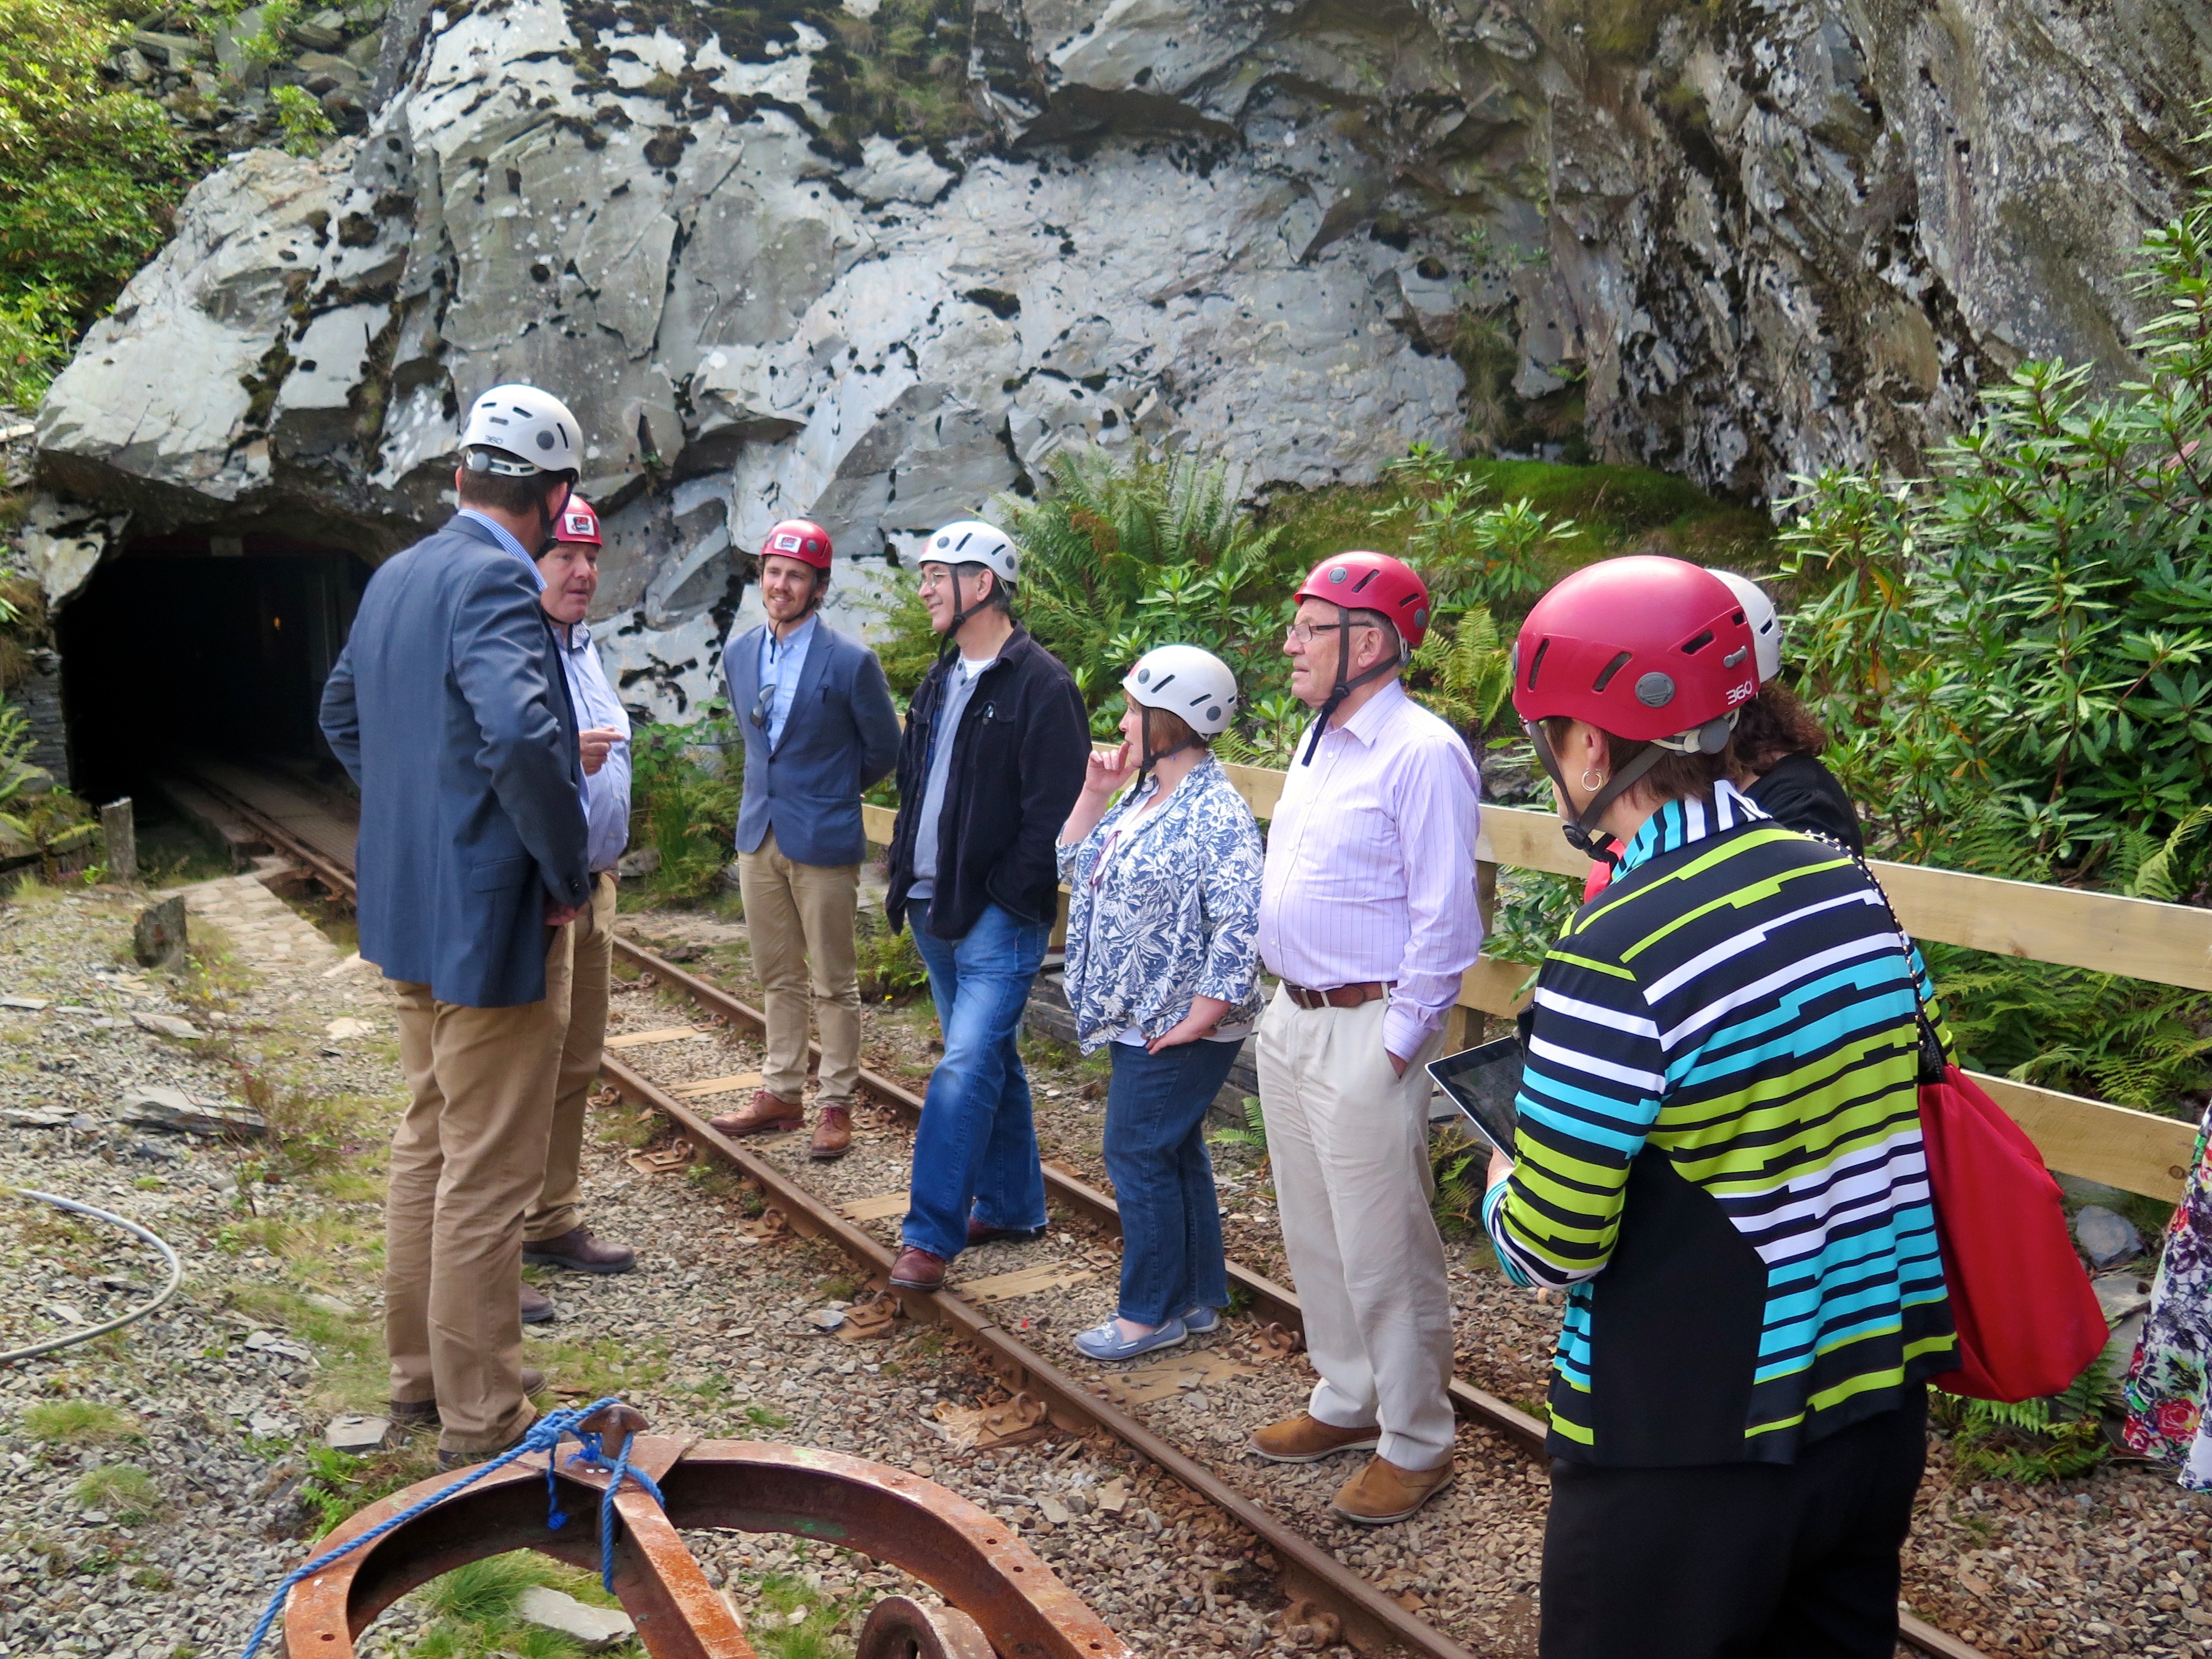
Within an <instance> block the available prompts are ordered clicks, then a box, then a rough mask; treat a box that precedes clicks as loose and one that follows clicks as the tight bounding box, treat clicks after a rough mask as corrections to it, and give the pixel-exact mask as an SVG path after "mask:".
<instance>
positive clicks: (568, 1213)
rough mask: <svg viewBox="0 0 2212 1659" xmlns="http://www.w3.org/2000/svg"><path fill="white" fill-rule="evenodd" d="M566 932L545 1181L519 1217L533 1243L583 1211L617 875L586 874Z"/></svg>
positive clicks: (571, 1223) (570, 1224) (576, 1220)
mask: <svg viewBox="0 0 2212 1659" xmlns="http://www.w3.org/2000/svg"><path fill="white" fill-rule="evenodd" d="M561 931H562V933H566V934H567V935H568V944H567V945H566V947H565V948H566V949H567V951H568V1021H567V1030H566V1032H565V1034H564V1035H563V1036H562V1042H561V1072H560V1077H559V1079H557V1080H556V1083H555V1084H554V1085H553V1131H552V1135H551V1138H550V1139H548V1140H547V1142H546V1144H545V1184H544V1187H543V1188H540V1189H539V1191H538V1202H537V1205H536V1206H535V1207H534V1208H532V1211H531V1212H530V1213H529V1214H528V1215H527V1216H526V1217H525V1218H523V1223H522V1237H523V1238H524V1240H525V1241H526V1243H532V1244H538V1243H544V1241H545V1240H547V1239H549V1238H558V1237H561V1235H562V1234H563V1233H565V1232H568V1231H570V1230H571V1229H572V1228H574V1227H576V1226H578V1225H581V1223H582V1221H583V1219H584V1218H583V1214H582V1212H581V1210H580V1207H579V1206H581V1204H582V1203H583V1199H584V1188H583V1169H584V1116H585V1101H586V1097H588V1096H589V1095H590V1094H591V1092H592V1082H593V1081H594V1080H595V1079H597V1078H598V1077H599V1054H600V1052H601V1050H602V1049H603V1048H605V1044H606V1040H607V988H608V983H609V981H611V980H612V978H613V977H614V963H615V878H614V872H612V871H611V870H602V871H600V872H599V873H598V874H597V875H595V876H593V877H592V902H591V903H589V904H588V905H586V907H585V908H584V911H583V914H582V915H579V916H578V917H577V918H576V919H575V921H572V922H570V923H569V924H568V926H567V927H564V928H562V930H561Z"/></svg>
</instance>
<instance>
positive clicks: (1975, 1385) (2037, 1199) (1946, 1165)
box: [1804, 832, 2108, 1402]
mask: <svg viewBox="0 0 2212 1659" xmlns="http://www.w3.org/2000/svg"><path fill="white" fill-rule="evenodd" d="M1804 833H1810V834H1812V836H1813V839H1814V840H1815V841H1820V842H1826V843H1827V844H1828V845H1829V846H1831V847H1833V848H1835V849H1836V850H1837V851H1838V852H1839V853H1842V854H1844V856H1845V857H1847V858H1849V859H1850V860H1851V861H1852V862H1853V863H1854V864H1856V865H1857V866H1858V867H1859V870H1860V872H1861V873H1862V874H1863V875H1864V876H1865V877H1866V878H1867V879H1868V880H1869V881H1870V882H1873V883H1874V890H1875V892H1877V893H1880V894H1881V902H1882V904H1883V906H1884V908H1887V909H1888V911H1889V921H1890V926H1891V927H1895V928H1896V929H1897V932H1898V937H1899V938H1900V939H1905V940H1907V942H1908V943H1909V942H1910V937H1911V936H1910V935H1908V934H1907V933H1905V927H1904V924H1903V923H1901V922H1899V921H1898V919H1897V910H1896V907H1895V906H1893V905H1892V904H1890V902H1889V895H1888V894H1887V892H1884V891H1883V890H1882V885H1881V883H1880V882H1879V881H1875V875H1874V872H1873V871H1872V870H1870V869H1869V868H1868V867H1867V862H1866V860H1865V859H1864V858H1863V857H1861V856H1860V855H1859V854H1857V853H1854V852H1852V851H1851V849H1850V848H1848V847H1845V846H1844V844H1843V843H1842V842H1839V841H1838V840H1836V839H1835V837H1833V836H1826V835H1821V834H1819V833H1817V832H1804ZM1917 1012H1918V1018H1919V1023H1920V1079H1919V1081H1920V1139H1921V1143H1922V1145H1923V1146H1924V1147H1925V1149H1926V1151H1927V1156H1928V1192H1929V1201H1930V1204H1931V1206H1932V1207H1933V1208H1934V1210H1935V1212H1936V1243H1937V1245H1938V1247H1939V1248H1940V1249H1942V1253H1943V1284H1944V1288H1945V1289H1946V1290H1948V1291H1949V1292H1950V1297H1951V1322H1952V1323H1953V1325H1954V1326H1955V1327H1956V1328H1957V1330H1958V1333H1959V1364H1958V1369H1957V1370H1948V1371H1946V1372H1944V1373H1943V1374H1942V1376H1932V1377H1930V1378H1929V1379H1928V1380H1929V1382H1930V1383H1934V1384H1935V1386H1936V1387H1937V1388H1939V1389H1942V1390H1944V1392H1946V1393H1947V1394H1959V1395H1967V1396H1969V1397H1971V1398H1972V1399H1975V1400H2002V1401H2007V1402H2016V1401H2022V1400H2036V1399H2040V1398H2042V1397H2043V1396H2045V1395H2054V1394H2063V1393H2065V1391H2066V1390H2067V1389H2069V1388H2071V1387H2072V1386H2073V1383H2074V1379H2075V1377H2077V1376H2081V1373H2082V1372H2083V1371H2084V1370H2087V1368H2088V1364H2089V1362H2090V1361H2091V1360H2093V1359H2094V1358H2096V1357H2097V1355H2098V1353H2099V1352H2100V1351H2102V1349H2103V1348H2104V1346H2105V1343H2106V1338H2107V1335H2108V1331H2107V1328H2106V1324H2105V1310H2104V1309H2103V1308H2102V1307H2101V1306H2100V1304H2099V1303H2098V1301H2097V1293H2096V1291H2093V1290H2092V1289H2091V1288H2090V1287H2089V1274H2088V1270H2087V1268H2085V1267H2082V1265H2081V1257H2080V1256H2078V1255H2075V1253H2074V1240H2073V1237H2072V1235H2071V1234H2069V1232H2068V1231H2067V1229H2066V1206H2065V1201H2064V1198H2063V1194H2061V1193H2060V1192H2059V1190H2058V1183H2057V1182H2056V1181H2054V1180H2052V1179H2051V1171H2050V1170H2047V1169H2045V1168H2044V1165H2043V1154H2042V1153H2041V1152H2038V1151H2037V1150H2036V1146H2035V1143H2034V1142H2033V1140H2030V1139H2028V1138H2027V1131H2026V1130H2025V1129H2023V1128H2021V1127H2020V1125H2019V1124H2017V1123H2015V1122H2014V1121H2012V1115H2011V1114H2010V1113H2008V1112H2007V1111H2006V1110H2005V1109H2004V1108H2003V1107H2002V1106H2000V1105H1998V1104H1997V1103H1996V1102H1995V1101H1994V1100H1991V1099H1990V1097H1989V1094H1988V1091H1985V1090H1984V1088H1983V1087H1982V1085H1980V1084H1978V1083H1976V1082H1975V1081H1974V1080H1973V1079H1972V1078H1970V1077H1968V1076H1967V1075H1966V1073H1964V1072H1962V1071H1960V1069H1959V1068H1958V1066H1955V1065H1954V1064H1952V1062H1951V1060H1950V1057H1949V1056H1948V1054H1945V1053H1944V1052H1943V1042H1942V1038H1941V1037H1939V1036H1937V1035H1936V1028H1935V1026H1934V1025H1933V1024H1930V1023H1929V1018H1928V1012H1927V1010H1926V1009H1924V1008H1923V1009H1921V1010H1919V1011H1917Z"/></svg>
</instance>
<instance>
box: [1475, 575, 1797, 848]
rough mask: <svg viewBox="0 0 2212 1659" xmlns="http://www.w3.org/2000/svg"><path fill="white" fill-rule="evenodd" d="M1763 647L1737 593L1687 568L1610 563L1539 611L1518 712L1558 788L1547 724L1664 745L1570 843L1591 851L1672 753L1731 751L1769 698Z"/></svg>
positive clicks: (1516, 651) (1529, 627) (1526, 631)
mask: <svg viewBox="0 0 2212 1659" xmlns="http://www.w3.org/2000/svg"><path fill="white" fill-rule="evenodd" d="M1755 647H1756V641H1755V640H1754V638H1753V634H1752V630H1751V623H1750V621H1749V619H1748V618H1747V617H1746V616H1745V614H1744V609H1743V603H1742V601H1741V600H1740V599H1737V597H1736V596H1735V591H1734V590H1733V589H1731V588H1730V587H1729V585H1728V584H1727V583H1726V582H1724V581H1723V580H1721V579H1720V578H1719V577H1718V576H1717V575H1715V574H1713V573H1712V572H1711V571H1710V570H1706V569H1703V568H1700V567H1699V566H1697V565H1694V564H1691V563H1689V562H1686V561H1685V560H1681V559H1670V558H1666V557H1663V556H1659V555H1656V554H1641V553H1639V554H1631V555H1629V556H1626V557H1625V558H1618V559H1605V560H1601V562H1598V563H1596V564H1593V565H1588V566H1585V567H1584V568H1582V569H1580V570H1577V571H1576V572H1575V573H1574V574H1572V575H1571V576H1568V577H1566V578H1565V579H1564V580H1560V581H1559V582H1558V583H1556V584H1554V585H1553V587H1552V589H1551V590H1550V592H1547V593H1546V594H1545V595H1544V597H1543V598H1541V599H1538V600H1537V601H1536V604H1535V606H1534V609H1532V610H1531V611H1529V612H1528V620H1527V621H1526V622H1524V623H1522V624H1521V636H1520V638H1519V639H1517V640H1516V641H1515V642H1514V646H1513V707H1514V708H1515V709H1516V711H1518V713H1519V714H1520V715H1521V719H1522V724H1523V725H1524V726H1526V727H1527V728H1528V735H1529V738H1531V740H1532V741H1533V742H1534V744H1535V746H1536V757H1537V758H1538V759H1539V760H1540V761H1541V762H1542V763H1543V766H1544V769H1545V770H1546V771H1547V773H1549V774H1550V775H1551V776H1552V779H1553V782H1555V783H1560V782H1561V779H1560V775H1559V763H1558V761H1557V759H1556V758H1555V757H1553V753H1552V746H1551V744H1550V743H1549V741H1548V740H1547V738H1546V737H1545V734H1544V729H1543V727H1542V726H1541V725H1539V724H1538V722H1539V721H1541V720H1550V719H1553V718H1554V717H1557V716H1562V715H1564V716H1568V717H1571V718H1572V719H1575V720H1585V721H1588V722H1589V724H1590V725H1592V726H1595V727H1597V728H1598V730H1600V731H1601V732H1610V733H1611V734H1612V735H1613V736H1614V737H1617V738H1626V739H1627V740H1628V741H1630V742H1632V743H1648V744H1653V745H1655V747H1654V748H1652V749H1651V750H1647V751H1645V752H1644V754H1642V755H1640V756H1638V757H1637V758H1636V759H1635V760H1634V761H1632V762H1631V763H1630V764H1629V765H1627V766H1626V767H1624V768H1622V769H1620V770H1618V771H1616V772H1615V773H1614V774H1613V776H1612V777H1611V778H1610V779H1608V780H1607V783H1606V786H1605V787H1604V788H1602V789H1601V790H1600V791H1599V792H1598V793H1597V795H1596V796H1595V798H1594V799H1592V800H1591V802H1590V804H1589V806H1587V807H1585V808H1584V809H1583V811H1582V813H1581V814H1580V815H1579V819H1578V821H1577V822H1576V823H1570V824H1568V825H1566V826H1565V829H1566V834H1567V839H1568V840H1569V841H1570V842H1573V843H1574V845H1576V846H1577V847H1579V848H1583V850H1584V851H1589V850H1590V849H1591V848H1592V847H1593V846H1594V844H1595V842H1596V840H1597V839H1598V836H1597V835H1596V833H1595V824H1596V822H1597V820H1598V818H1599V817H1601V816H1602V815H1603V814H1604V812H1605V811H1606V809H1607V807H1608V806H1610V805H1612V804H1613V801H1614V800H1615V799H1618V798H1619V797H1620V794H1621V793H1622V792H1623V791H1625V790H1626V789H1627V788H1628V787H1629V786H1630V785H1632V784H1633V783H1634V782H1635V781H1636V780H1637V779H1638V778H1639V777H1641V776H1643V775H1644V773H1645V772H1647V771H1649V770H1650V769H1651V768H1652V767H1653V766H1655V765H1656V764H1657V763H1658V762H1659V760H1660V757H1661V755H1662V752H1666V751H1672V752H1674V753H1676V754H1685V755H1687V754H1706V755H1717V754H1718V753H1719V752H1720V751H1721V750H1722V749H1723V747H1725V746H1726V744H1727V743H1728V740H1729V732H1732V731H1734V730H1735V720H1736V714H1737V711H1738V710H1740V709H1741V708H1742V707H1743V705H1744V704H1745V703H1747V702H1750V701H1751V699H1752V698H1753V696H1755V695H1756V694H1757V692H1758V690H1759V665H1758V662H1757V659H1756V658H1755V656H1754V650H1755ZM1561 787H1562V793H1564V790H1565V786H1564V783H1562V784H1561Z"/></svg>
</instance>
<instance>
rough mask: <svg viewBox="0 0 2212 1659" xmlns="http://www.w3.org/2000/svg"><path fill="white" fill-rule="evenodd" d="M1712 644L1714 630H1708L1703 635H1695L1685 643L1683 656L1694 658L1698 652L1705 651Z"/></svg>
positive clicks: (1683, 644)
mask: <svg viewBox="0 0 2212 1659" xmlns="http://www.w3.org/2000/svg"><path fill="white" fill-rule="evenodd" d="M1712 642H1713V630H1712V629H1710V628H1708V629H1705V630H1704V631H1703V632H1702V633H1699V634H1694V635H1691V636H1690V638H1688V639H1687V640H1686V641H1683V643H1682V654H1683V655H1684V656H1686V657H1694V656H1696V655H1697V654H1698V653H1699V652H1700V651H1702V650H1704V649H1705V647H1707V646H1709V645H1711V643H1712Z"/></svg>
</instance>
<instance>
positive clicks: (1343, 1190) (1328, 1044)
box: [1259, 989, 1453, 1469]
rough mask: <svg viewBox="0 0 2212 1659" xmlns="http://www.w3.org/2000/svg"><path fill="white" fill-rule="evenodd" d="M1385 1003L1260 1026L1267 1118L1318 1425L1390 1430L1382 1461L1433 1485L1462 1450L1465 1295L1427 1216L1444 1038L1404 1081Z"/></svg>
mask: <svg viewBox="0 0 2212 1659" xmlns="http://www.w3.org/2000/svg"><path fill="white" fill-rule="evenodd" d="M1388 1006H1389V1003H1388V1002H1387V1001H1385V1000H1383V999H1382V998H1379V997H1378V998H1376V1000H1374V1001H1372V1002H1368V1003H1363V1004H1361V1005H1360V1006H1358V1007H1357V1008H1301V1007H1299V1006H1297V1004H1296V1003H1295V1002H1292V1001H1291V999H1290V997H1289V996H1288V994H1285V992H1283V991H1281V990H1279V989H1278V990H1277V991H1276V993H1275V996H1274V1000H1273V1001H1271V1002H1270V1003H1269V1004H1268V1005H1267V1012H1265V1013H1263V1014H1262V1015H1261V1017H1260V1030H1259V1070H1260V1107H1261V1111H1262V1113H1263V1114H1264V1115H1266V1117H1267V1156H1268V1158H1269V1159H1270V1162H1271V1168H1272V1170H1273V1174H1274V1177H1275V1205H1276V1208H1277V1210H1278V1211H1279V1213H1280V1215H1281V1218H1282V1224H1283V1249H1284V1254H1285V1255H1287V1256H1288V1257H1289V1259H1290V1264H1291V1282H1292V1283H1293V1284H1294V1285H1296V1286H1297V1292H1298V1304H1299V1306H1300V1307H1301V1308H1303V1309H1304V1313H1305V1327H1306V1350H1307V1353H1308V1356H1309V1357H1310V1358H1311V1359H1312V1361H1313V1365H1314V1369H1315V1370H1316V1371H1318V1372H1320V1373H1321V1381H1320V1382H1319V1383H1316V1384H1315V1386H1314V1391H1313V1398H1312V1401H1311V1403H1310V1406H1309V1407H1308V1409H1309V1410H1310V1411H1311V1412H1312V1413H1313V1414H1314V1415H1315V1416H1316V1417H1317V1418H1319V1419H1321V1420H1322V1422H1324V1423H1329V1424H1334V1425H1335V1426H1337V1427H1339V1428H1347V1429H1348V1428H1364V1427H1367V1426H1368V1425H1379V1426H1380V1427H1381V1429H1382V1431H1383V1438H1382V1444H1381V1445H1380V1446H1379V1447H1378V1448H1377V1449H1378V1450H1379V1451H1380V1452H1381V1453H1382V1455H1383V1456H1384V1457H1386V1458H1388V1459H1389V1460H1390V1462H1393V1463H1395V1464H1397V1465H1398V1467H1399V1468H1407V1469H1429V1468H1435V1467H1436V1466H1437V1464H1439V1463H1441V1462H1443V1461H1444V1459H1445V1457H1446V1456H1448V1455H1449V1454H1450V1452H1451V1449H1452V1428H1453V1425H1452V1408H1451V1396H1450V1395H1449V1393H1448V1392H1447V1389H1448V1388H1449V1384H1450V1382H1451V1375H1452V1319H1451V1293H1450V1288H1449V1283H1448V1281H1447V1279H1446V1278H1445V1274H1444V1247H1443V1239H1442V1238H1440V1237H1437V1224H1436V1218H1435V1217H1434V1216H1433V1215H1432V1214H1431V1212H1430V1210H1429V1200H1430V1198H1431V1195H1432V1194H1433V1192H1434V1190H1435V1188H1434V1180H1433V1177H1432V1176H1431V1173H1430V1170H1429V1123H1428V1103H1429V1094H1430V1079H1429V1074H1428V1073H1427V1072H1426V1071H1425V1070H1424V1069H1423V1067H1424V1066H1425V1065H1426V1064H1427V1062H1428V1061H1430V1060H1434V1059H1435V1058H1436V1057H1437V1052H1438V1051H1439V1050H1440V1049H1441V1048H1443V1034H1442V1033H1438V1034H1437V1035H1436V1036H1432V1037H1431V1038H1430V1039H1429V1040H1428V1042H1425V1043H1424V1044H1422V1045H1421V1051H1420V1053H1419V1054H1415V1055H1414V1056H1413V1060H1412V1062H1411V1063H1410V1064H1409V1065H1407V1067H1406V1075H1405V1076H1404V1077H1402V1078H1401V1077H1399V1076H1397V1075H1396V1074H1395V1073H1393V1072H1392V1070H1391V1068H1390V1057H1389V1053H1388V1052H1387V1051H1386V1050H1385V1049H1384V1048H1383V1012H1384V1010H1385V1009H1386V1008H1387V1007H1388Z"/></svg>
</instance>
